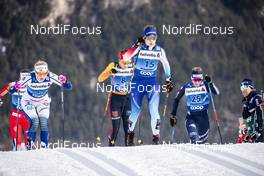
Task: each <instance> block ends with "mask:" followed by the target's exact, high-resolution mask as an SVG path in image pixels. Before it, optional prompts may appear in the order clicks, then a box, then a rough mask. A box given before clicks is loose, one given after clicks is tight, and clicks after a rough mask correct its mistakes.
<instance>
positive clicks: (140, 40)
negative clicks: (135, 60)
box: [135, 36, 145, 47]
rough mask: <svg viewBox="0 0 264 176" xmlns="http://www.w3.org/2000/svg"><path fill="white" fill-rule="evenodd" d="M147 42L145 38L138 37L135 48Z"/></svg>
mask: <svg viewBox="0 0 264 176" xmlns="http://www.w3.org/2000/svg"><path fill="white" fill-rule="evenodd" d="M144 42H145V40H144V37H143V36H141V37H138V39H137V41H136V43H135V46H136V47H139V46H140V45H141V44H142V43H144Z"/></svg>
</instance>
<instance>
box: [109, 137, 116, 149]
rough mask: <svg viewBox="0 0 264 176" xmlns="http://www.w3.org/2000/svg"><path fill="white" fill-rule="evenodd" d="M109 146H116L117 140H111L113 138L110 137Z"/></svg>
mask: <svg viewBox="0 0 264 176" xmlns="http://www.w3.org/2000/svg"><path fill="white" fill-rule="evenodd" d="M108 146H109V147H114V146H115V140H111V138H110V137H108Z"/></svg>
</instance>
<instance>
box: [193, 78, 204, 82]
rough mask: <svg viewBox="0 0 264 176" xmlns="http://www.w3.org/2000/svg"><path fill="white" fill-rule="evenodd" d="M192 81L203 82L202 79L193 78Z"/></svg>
mask: <svg viewBox="0 0 264 176" xmlns="http://www.w3.org/2000/svg"><path fill="white" fill-rule="evenodd" d="M192 81H193V82H201V81H202V79H201V78H192Z"/></svg>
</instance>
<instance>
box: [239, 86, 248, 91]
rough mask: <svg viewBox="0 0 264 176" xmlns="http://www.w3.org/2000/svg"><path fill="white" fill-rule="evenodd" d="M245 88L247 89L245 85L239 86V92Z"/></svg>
mask: <svg viewBox="0 0 264 176" xmlns="http://www.w3.org/2000/svg"><path fill="white" fill-rule="evenodd" d="M246 88H248V86H247V85H241V86H240V90H241V91H244V90H245V89H246Z"/></svg>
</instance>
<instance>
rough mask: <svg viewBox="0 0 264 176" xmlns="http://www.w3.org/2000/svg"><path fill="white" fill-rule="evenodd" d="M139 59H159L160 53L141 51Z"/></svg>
mask: <svg viewBox="0 0 264 176" xmlns="http://www.w3.org/2000/svg"><path fill="white" fill-rule="evenodd" d="M139 57H140V58H143V59H159V58H160V52H157V51H154V52H153V51H140V52H139Z"/></svg>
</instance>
